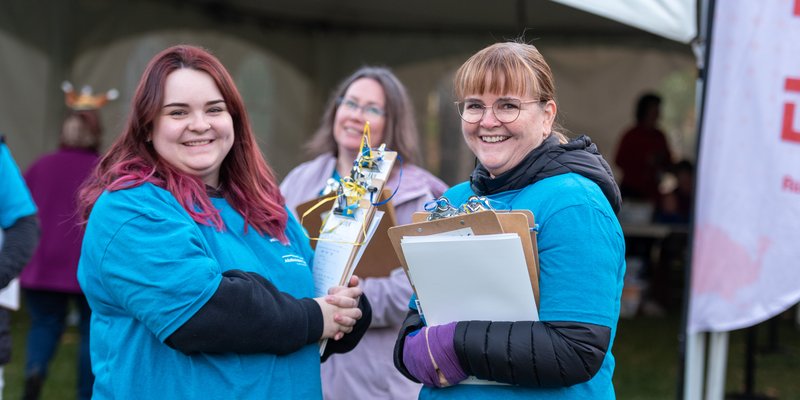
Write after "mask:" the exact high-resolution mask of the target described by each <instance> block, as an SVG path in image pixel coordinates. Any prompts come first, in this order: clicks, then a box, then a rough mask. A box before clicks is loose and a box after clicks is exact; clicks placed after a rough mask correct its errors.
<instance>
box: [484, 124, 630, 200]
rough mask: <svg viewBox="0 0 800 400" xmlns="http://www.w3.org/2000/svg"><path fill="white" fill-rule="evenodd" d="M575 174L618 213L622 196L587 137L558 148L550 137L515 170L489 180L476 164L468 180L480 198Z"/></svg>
mask: <svg viewBox="0 0 800 400" xmlns="http://www.w3.org/2000/svg"><path fill="white" fill-rule="evenodd" d="M569 172H574V173H576V174H579V175H582V176H584V177H586V178H588V179H590V180H592V181H593V182H595V183H596V184H597V185H598V186H600V189H602V190H603V194H604V195H605V196H606V198H607V199H608V202H609V203H610V204H611V208H613V209H614V212H615V213H617V212H619V208H620V206H621V205H622V196H620V193H619V187H618V186H617V183H616V181H615V180H614V174H613V173H612V172H611V168H610V167H609V166H608V163H607V162H606V160H604V159H603V156H602V155H600V153H599V152H598V151H597V146H596V145H595V144H594V143H592V139H590V138H589V137H588V136H586V135H581V136H579V137H577V138H575V139H573V140H571V141H570V142H569V143H566V144H559V143H558V138H557V137H556V136H555V135H550V136H549V137H548V138H547V139H545V140H544V142H542V144H541V145H539V147H537V148H535V149H533V151H531V152H530V153H529V154H528V155H527V156H525V158H524V159H523V160H522V162H520V163H519V165H517V166H516V167H514V168H512V169H510V170H508V171H506V172H504V173H502V174H500V175H499V176H497V177H495V178H492V177H491V176H490V175H489V171H487V170H486V168H485V167H484V166H483V165H481V164H480V163H478V165H477V166H476V167H475V170H474V171H472V175H471V176H470V184H471V186H472V190H473V191H474V192H475V193H476V194H478V195H480V196H486V195H490V194H495V193H500V192H505V191H507V190H515V189H522V188H524V187H525V186H528V185H532V184H534V183H536V182H538V181H540V180H542V179H545V178H549V177H551V176H556V175H561V174H566V173H569Z"/></svg>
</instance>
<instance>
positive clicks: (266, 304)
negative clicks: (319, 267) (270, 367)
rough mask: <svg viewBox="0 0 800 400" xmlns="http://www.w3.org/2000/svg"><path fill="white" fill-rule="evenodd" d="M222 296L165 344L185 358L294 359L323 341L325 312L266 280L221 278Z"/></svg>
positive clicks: (235, 273)
mask: <svg viewBox="0 0 800 400" xmlns="http://www.w3.org/2000/svg"><path fill="white" fill-rule="evenodd" d="M222 276H223V278H222V282H220V284H219V287H218V288H217V291H216V292H215V293H214V295H213V296H212V297H211V299H209V300H208V302H207V303H206V304H205V305H203V307H202V308H201V309H200V310H199V311H198V312H197V313H196V314H195V315H194V316H192V318H190V319H189V320H188V321H187V322H186V323H185V324H183V325H182V326H181V327H180V328H178V329H177V330H176V331H175V332H173V333H172V335H170V336H169V337H168V338H167V340H166V341H165V343H166V344H167V345H168V346H170V347H172V348H174V349H176V350H179V351H181V352H183V353H187V354H192V353H201V352H202V353H226V352H233V353H273V354H281V355H282V354H289V353H292V352H294V351H297V350H299V349H300V348H301V347H303V346H305V345H307V344H310V343H314V342H316V341H318V340H319V339H320V337H321V336H322V328H323V320H322V310H320V308H319V305H318V304H317V302H316V301H314V300H313V299H310V298H302V299H297V298H294V297H292V296H290V295H288V294H286V293H283V292H281V291H279V290H278V289H277V288H276V287H275V285H273V284H272V283H271V282H269V281H268V280H266V279H264V277H262V276H261V275H258V274H256V273H252V272H244V271H240V270H230V271H226V272H224V273H223V274H222Z"/></svg>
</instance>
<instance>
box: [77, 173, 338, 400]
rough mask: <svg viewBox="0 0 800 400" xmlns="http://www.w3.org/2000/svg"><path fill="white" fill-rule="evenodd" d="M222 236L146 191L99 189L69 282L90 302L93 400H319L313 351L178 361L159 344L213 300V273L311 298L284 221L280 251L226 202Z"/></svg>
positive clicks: (297, 243)
mask: <svg viewBox="0 0 800 400" xmlns="http://www.w3.org/2000/svg"><path fill="white" fill-rule="evenodd" d="M212 202H213V205H214V206H215V207H216V208H217V209H219V210H220V214H221V216H222V219H223V221H224V222H225V229H224V230H223V231H221V232H220V231H218V230H217V229H216V228H215V227H213V226H207V225H203V224H198V223H196V222H195V221H194V220H192V218H191V216H190V215H189V214H188V213H187V212H186V211H185V210H184V209H183V207H182V206H181V205H180V204H179V203H178V202H177V201H176V199H175V198H174V197H173V196H172V194H171V193H169V192H168V191H166V190H164V189H161V188H158V187H156V186H154V185H152V184H144V185H141V186H138V187H134V188H130V189H124V190H119V191H115V192H105V193H103V194H102V195H101V196H100V198H99V199H98V200H97V202H96V204H95V206H94V208H93V210H92V213H91V216H90V218H89V223H88V225H87V229H86V234H85V236H84V241H83V249H82V253H81V260H80V264H79V267H78V280H79V282H80V284H81V288H82V289H83V291H84V293H85V294H86V297H87V299H88V301H89V304H90V306H91V307H92V311H93V313H92V324H91V356H92V369H93V371H94V373H95V376H96V378H95V385H94V398H95V399H109V398H120V397H123V398H141V399H151V398H153V399H154V398H162V399H201V398H202V399H267V398H269V399H300V398H302V399H318V398H321V397H322V391H321V385H320V373H319V364H320V357H319V353H318V349H319V347H318V346H317V345H316V344H310V345H307V346H305V347H303V348H302V349H300V350H298V351H296V352H294V353H291V354H288V355H281V356H278V355H274V354H266V353H259V354H234V353H224V354H195V355H186V354H184V353H181V352H180V351H177V350H175V349H172V348H170V347H168V346H167V345H166V344H164V343H163V342H164V341H165V340H166V339H167V338H168V337H169V336H170V335H171V334H172V333H173V332H175V330H176V329H178V328H179V327H180V326H182V325H183V324H184V323H185V322H187V321H188V320H189V318H191V317H192V316H193V315H194V314H195V313H196V312H197V311H198V310H199V309H200V308H201V307H202V306H203V305H204V304H205V303H206V302H207V301H208V300H209V299H210V298H211V297H212V295H213V294H214V292H215V291H216V290H217V288H218V286H219V284H220V281H221V279H222V273H223V272H224V271H227V270H231V269H239V270H243V271H246V272H255V273H258V274H260V275H261V276H263V277H264V278H266V279H267V280H269V281H270V282H272V283H273V284H274V285H275V286H276V287H277V288H278V290H280V291H282V292H285V293H288V294H290V295H292V296H294V297H296V298H303V297H313V293H314V284H313V279H312V275H311V262H312V259H313V253H312V250H311V248H310V246H309V244H308V239H306V237H305V236H304V235H303V232H302V228H301V227H300V225H299V224H298V223H297V221H296V220H295V219H294V218H293V217H291V214H290V217H289V222H288V224H287V227H286V235H287V237H288V238H289V244H288V245H284V244H281V243H280V242H279V241H278V240H277V239H274V238H271V237H269V236H266V235H265V236H262V235H260V234H259V233H258V232H257V231H256V230H255V229H254V228H252V227H249V229H248V230H247V232H246V233H245V229H244V228H245V226H244V219H243V217H242V216H241V214H239V213H238V212H237V211H235V210H234V209H233V208H232V207H231V206H230V205H229V204H228V203H227V201H226V200H225V199H222V198H212Z"/></svg>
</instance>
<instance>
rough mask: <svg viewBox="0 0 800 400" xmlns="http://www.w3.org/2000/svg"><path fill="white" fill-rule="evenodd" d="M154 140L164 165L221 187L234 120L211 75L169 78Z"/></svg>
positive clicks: (184, 72) (189, 72) (188, 72)
mask: <svg viewBox="0 0 800 400" xmlns="http://www.w3.org/2000/svg"><path fill="white" fill-rule="evenodd" d="M151 139H152V141H153V147H154V148H155V150H156V152H157V153H158V155H159V157H161V158H162V159H163V160H164V161H166V162H168V163H170V164H171V165H172V166H174V167H175V168H178V169H179V170H181V171H183V172H185V173H187V174H191V175H194V176H197V177H199V178H200V179H202V180H203V182H204V183H205V184H206V185H209V186H212V187H218V186H219V170H220V166H221V165H222V161H223V160H224V159H225V156H227V155H228V152H229V151H230V149H231V147H232V146H233V140H234V132H233V118H232V117H231V115H230V113H229V112H228V109H227V106H226V104H225V100H224V99H223V97H222V94H221V93H220V91H219V88H217V85H216V83H215V82H214V79H213V78H212V77H211V76H210V75H208V74H207V73H205V72H202V71H197V70H194V69H189V68H182V69H178V70H175V71H174V72H172V73H170V74H169V75H168V76H167V79H166V82H165V87H164V104H163V106H162V107H161V109H160V110H159V114H158V115H157V116H156V118H155V120H154V121H153V133H152V136H151Z"/></svg>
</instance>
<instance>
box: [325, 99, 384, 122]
mask: <svg viewBox="0 0 800 400" xmlns="http://www.w3.org/2000/svg"><path fill="white" fill-rule="evenodd" d="M336 104H338V105H339V107H342V108H344V109H345V110H347V111H350V112H357V111H359V110H361V111H362V112H363V113H364V116H365V117H366V118H380V117H382V116H384V115H386V111H383V109H382V108H380V107H378V106H375V105H372V104H364V105H363V106H362V105H360V104H358V103H356V101H355V100H351V99H345V98H339V99H338V100H337V101H336Z"/></svg>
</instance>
